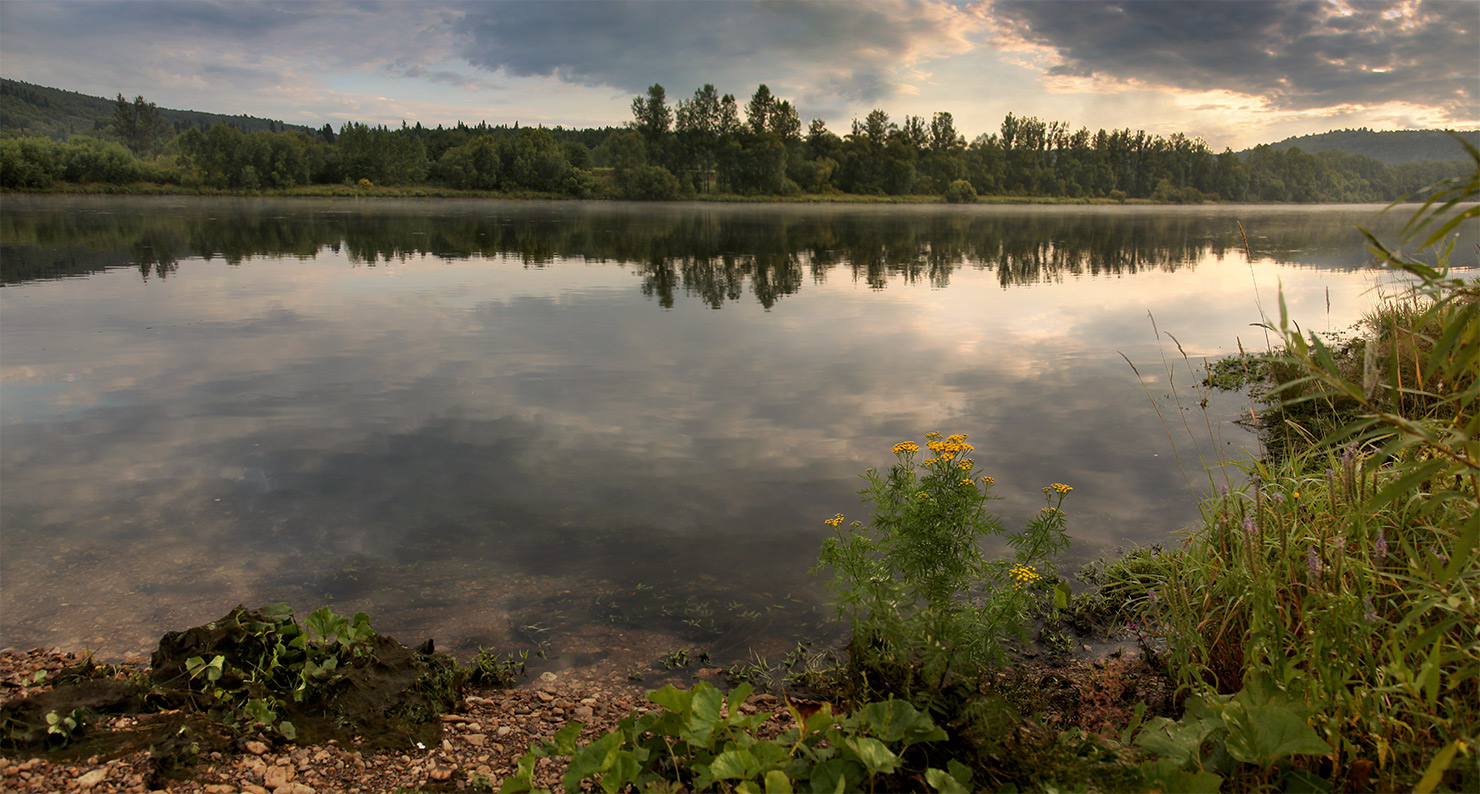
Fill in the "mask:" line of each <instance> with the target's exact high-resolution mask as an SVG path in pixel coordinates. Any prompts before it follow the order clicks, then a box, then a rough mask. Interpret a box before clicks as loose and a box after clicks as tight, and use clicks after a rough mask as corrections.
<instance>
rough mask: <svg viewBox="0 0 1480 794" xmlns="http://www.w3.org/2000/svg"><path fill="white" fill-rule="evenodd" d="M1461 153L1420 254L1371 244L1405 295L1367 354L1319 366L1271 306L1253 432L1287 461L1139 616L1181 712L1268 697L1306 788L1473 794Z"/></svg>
mask: <svg viewBox="0 0 1480 794" xmlns="http://www.w3.org/2000/svg"><path fill="white" fill-rule="evenodd" d="M1466 149H1467V150H1468V151H1469V154H1470V156H1471V157H1472V158H1473V159H1474V160H1475V164H1476V168H1475V173H1474V175H1473V176H1472V177H1470V178H1468V179H1462V180H1453V181H1451V182H1449V183H1446V184H1442V185H1440V186H1439V187H1438V188H1437V189H1436V190H1435V192H1434V193H1432V194H1431V195H1430V197H1429V199H1428V200H1427V201H1426V202H1425V203H1423V204H1422V205H1421V207H1420V208H1419V210H1418V211H1417V212H1416V214H1415V216H1414V218H1413V219H1412V220H1411V221H1410V222H1409V223H1408V224H1407V226H1406V227H1405V228H1404V231H1403V235H1402V238H1401V240H1400V242H1401V244H1402V245H1404V246H1412V247H1413V253H1411V254H1410V253H1405V252H1404V251H1403V250H1402V249H1401V248H1400V247H1389V246H1388V245H1386V244H1384V243H1383V242H1382V241H1379V240H1377V239H1376V238H1375V237H1372V236H1371V235H1370V234H1368V238H1369V244H1370V246H1369V247H1370V248H1371V250H1372V251H1373V252H1374V253H1375V254H1376V255H1377V257H1378V258H1379V260H1380V261H1382V262H1383V263H1385V264H1386V265H1388V266H1389V267H1392V268H1396V269H1398V270H1401V271H1403V272H1404V273H1406V274H1408V275H1409V276H1410V277H1411V286H1409V287H1407V288H1406V289H1405V291H1404V292H1402V293H1401V294H1399V295H1396V296H1393V297H1391V298H1389V299H1388V300H1386V301H1385V302H1384V304H1383V305H1382V306H1380V307H1379V308H1378V309H1376V310H1375V311H1374V312H1372V313H1371V315H1370V316H1369V317H1368V318H1367V320H1366V322H1365V324H1364V325H1365V329H1364V330H1365V335H1364V337H1363V338H1362V339H1360V340H1358V341H1356V342H1355V343H1353V344H1350V345H1347V346H1345V347H1343V348H1341V349H1332V348H1331V347H1330V346H1328V345H1327V344H1325V343H1324V342H1322V340H1321V339H1320V337H1318V336H1316V335H1313V334H1312V335H1309V336H1307V335H1306V334H1305V333H1304V332H1303V331H1302V330H1301V328H1300V326H1299V325H1298V324H1297V323H1296V322H1295V321H1294V320H1293V319H1292V318H1290V317H1289V316H1288V313H1287V312H1286V310H1285V305H1284V301H1283V298H1282V299H1281V302H1280V318H1279V322H1278V325H1274V324H1271V326H1270V330H1271V331H1273V332H1276V333H1278V334H1279V336H1280V342H1281V344H1282V347H1283V349H1282V350H1281V351H1278V352H1279V355H1278V356H1277V357H1276V361H1275V364H1274V366H1273V367H1272V368H1271V372H1272V376H1273V378H1274V380H1275V385H1274V388H1273V389H1272V391H1270V392H1269V393H1268V395H1267V398H1268V399H1270V400H1271V403H1272V405H1271V407H1270V408H1269V409H1267V411H1266V415H1267V416H1271V415H1272V416H1277V417H1279V421H1281V422H1283V423H1285V425H1286V426H1287V429H1290V430H1292V431H1293V432H1292V434H1291V435H1290V436H1287V442H1289V441H1290V439H1294V442H1293V443H1287V445H1286V446H1285V447H1284V448H1283V449H1282V450H1281V452H1282V454H1280V455H1278V456H1270V455H1266V457H1265V460H1264V461H1259V462H1254V463H1250V464H1246V470H1247V482H1246V484H1244V485H1243V486H1241V487H1239V488H1237V489H1231V490H1227V491H1225V492H1224V493H1222V494H1221V495H1219V496H1217V497H1215V498H1213V499H1211V500H1210V501H1208V502H1207V503H1206V504H1205V505H1204V511H1203V515H1204V518H1203V522H1202V526H1201V527H1200V528H1199V529H1198V530H1197V531H1196V532H1195V533H1194V534H1193V535H1192V536H1191V537H1190V539H1189V542H1188V544H1187V546H1186V548H1185V549H1184V550H1183V551H1181V552H1180V553H1179V554H1177V555H1175V556H1174V557H1173V560H1172V563H1171V564H1170V565H1169V566H1168V568H1167V573H1166V578H1165V581H1164V583H1163V585H1162V586H1161V588H1160V590H1159V592H1158V591H1152V592H1151V593H1150V594H1148V597H1147V600H1146V603H1147V607H1148V608H1147V619H1148V620H1150V621H1158V622H1159V627H1160V630H1161V632H1162V633H1163V634H1164V636H1165V638H1166V640H1167V654H1168V663H1169V671H1170V672H1171V674H1172V675H1173V676H1174V677H1175V679H1176V681H1177V683H1178V684H1179V686H1180V687H1181V688H1182V690H1183V691H1184V692H1186V693H1187V694H1189V695H1197V694H1205V693H1209V692H1210V691H1216V692H1220V693H1232V692H1236V691H1238V690H1239V689H1240V688H1242V687H1244V686H1245V685H1246V684H1247V682H1248V681H1249V680H1250V678H1251V676H1259V677H1260V678H1261V680H1272V681H1273V682H1275V684H1276V685H1277V686H1278V687H1280V688H1282V689H1283V690H1284V692H1285V693H1286V694H1288V695H1289V696H1291V697H1293V698H1295V699H1297V700H1301V701H1303V702H1304V703H1305V704H1306V706H1308V707H1309V709H1310V713H1311V714H1312V715H1313V716H1312V717H1311V718H1310V724H1311V726H1312V727H1314V728H1315V729H1316V731H1317V733H1318V734H1319V735H1320V736H1321V738H1322V739H1323V740H1325V741H1326V742H1327V743H1328V744H1329V745H1330V748H1331V753H1330V754H1329V755H1327V756H1325V757H1324V758H1319V759H1315V760H1310V759H1307V760H1305V761H1303V762H1301V763H1303V764H1304V765H1305V766H1306V767H1307V769H1306V770H1305V771H1306V772H1308V773H1309V774H1312V775H1314V776H1316V777H1319V778H1322V779H1324V780H1326V781H1330V782H1332V783H1337V784H1341V785H1344V786H1345V787H1346V788H1347V789H1348V790H1363V789H1369V788H1370V789H1376V790H1397V789H1400V788H1401V789H1408V788H1413V789H1415V790H1419V791H1428V790H1433V789H1434V788H1436V787H1439V786H1457V787H1458V788H1459V790H1471V791H1473V790H1477V789H1480V747H1477V744H1480V743H1477V735H1480V554H1477V549H1480V513H1477V510H1476V506H1477V504H1480V411H1477V398H1480V379H1477V377H1476V375H1477V371H1480V300H1477V298H1480V282H1477V281H1465V280H1463V279H1459V278H1454V277H1452V276H1451V275H1450V271H1449V265H1450V261H1451V259H1452V258H1453V257H1454V256H1455V253H1456V252H1455V250H1454V242H1453V240H1452V238H1451V237H1450V235H1451V234H1452V233H1453V232H1454V231H1455V229H1456V228H1457V227H1458V226H1459V224H1460V223H1462V222H1464V221H1473V220H1474V219H1476V218H1477V217H1480V207H1476V206H1474V205H1473V202H1474V201H1476V199H1477V198H1480V152H1477V151H1476V150H1475V149H1474V148H1472V147H1469V146H1466ZM1470 255H1473V252H1470ZM1420 256H1430V257H1432V259H1431V260H1430V261H1431V262H1432V264H1425V263H1423V262H1421V261H1420V260H1419V257H1420ZM1312 409H1315V410H1312ZM1313 418H1314V419H1315V420H1317V421H1310V420H1311V419H1313Z"/></svg>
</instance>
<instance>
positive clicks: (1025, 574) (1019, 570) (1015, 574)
mask: <svg viewBox="0 0 1480 794" xmlns="http://www.w3.org/2000/svg"><path fill="white" fill-rule="evenodd" d="M1007 575H1008V576H1010V577H1012V578H1013V579H1016V580H1017V581H1016V582H1015V583H1013V587H1015V588H1017V587H1022V586H1023V585H1025V584H1032V583H1034V582H1036V581H1038V580H1039V579H1042V578H1043V576H1042V575H1040V574H1039V573H1038V569H1036V568H1034V567H1033V566H1031V565H1014V566H1012V569H1011V570H1009V571H1008V572H1007Z"/></svg>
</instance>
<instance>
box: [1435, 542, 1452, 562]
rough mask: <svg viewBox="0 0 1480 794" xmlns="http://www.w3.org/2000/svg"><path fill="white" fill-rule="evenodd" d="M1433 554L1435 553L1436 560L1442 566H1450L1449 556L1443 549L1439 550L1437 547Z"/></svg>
mask: <svg viewBox="0 0 1480 794" xmlns="http://www.w3.org/2000/svg"><path fill="white" fill-rule="evenodd" d="M1433 552H1434V559H1436V560H1438V561H1439V564H1440V565H1448V564H1449V555H1448V554H1445V553H1444V550H1443V549H1441V548H1439V547H1438V546H1435V547H1434V548H1433Z"/></svg>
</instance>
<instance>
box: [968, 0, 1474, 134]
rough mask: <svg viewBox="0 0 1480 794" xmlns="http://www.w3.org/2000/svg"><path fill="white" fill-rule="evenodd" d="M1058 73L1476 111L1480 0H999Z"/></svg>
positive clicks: (1273, 96) (1000, 10)
mask: <svg viewBox="0 0 1480 794" xmlns="http://www.w3.org/2000/svg"><path fill="white" fill-rule="evenodd" d="M992 14H993V16H994V17H996V18H997V19H998V20H1000V21H1003V22H1006V23H1007V24H1008V25H1009V27H1010V29H1011V30H1012V32H1013V35H1014V36H1016V37H1019V38H1020V39H1022V40H1024V41H1028V42H1032V43H1034V44H1040V45H1046V46H1048V47H1051V48H1052V49H1054V50H1056V51H1057V52H1058V54H1059V55H1060V56H1062V57H1063V58H1064V63H1063V64H1062V65H1060V66H1059V67H1057V68H1056V70H1055V71H1056V72H1057V73H1060V74H1068V75H1079V76H1089V75H1100V76H1106V77H1112V78H1134V79H1139V80H1143V81H1146V82H1148V83H1152V84H1155V85H1163V86H1173V87H1177V88H1183V89H1189V90H1212V89H1225V90H1229V91H1235V92H1239V93H1242V94H1249V95H1257V96H1263V97H1266V98H1267V99H1269V100H1270V102H1271V103H1273V105H1274V106H1275V107H1277V108H1281V109H1289V110H1307V109H1311V108H1320V107H1330V106H1334V105H1341V104H1348V103H1351V104H1367V105H1370V104H1377V103H1381V102H1389V101H1406V102H1411V103H1414V104H1418V105H1426V106H1430V107H1438V108H1442V109H1444V110H1445V111H1446V112H1447V113H1448V115H1449V116H1450V117H1452V118H1456V119H1473V118H1474V117H1475V115H1476V113H1475V110H1476V102H1477V96H1476V88H1477V82H1480V78H1477V75H1480V48H1477V47H1476V41H1477V39H1476V37H1477V35H1480V3H1476V2H1473V0H1443V1H1441V2H1436V1H1435V0H1428V1H1427V2H1417V1H1415V2H1407V3H1400V2H1363V1H1362V0H1356V1H1355V2H1350V3H1345V4H1338V3H1332V2H1325V1H1324V0H1320V1H1302V2H1292V1H1291V0H1232V1H1230V0H1213V1H1211V2H1185V1H1178V0H1122V1H1121V2H1100V1H1099V0H1087V1H1085V2H1072V3H1071V2H1032V1H1028V0H998V1H997V2H995V3H993V5H992Z"/></svg>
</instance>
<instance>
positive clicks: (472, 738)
mask: <svg viewBox="0 0 1480 794" xmlns="http://www.w3.org/2000/svg"><path fill="white" fill-rule="evenodd" d="M463 739H464V740H465V741H467V743H468V744H471V745H473V746H474V747H482V746H483V745H485V744H487V743H488V737H487V736H484V735H483V734H481V733H469V734H464V735H463Z"/></svg>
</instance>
